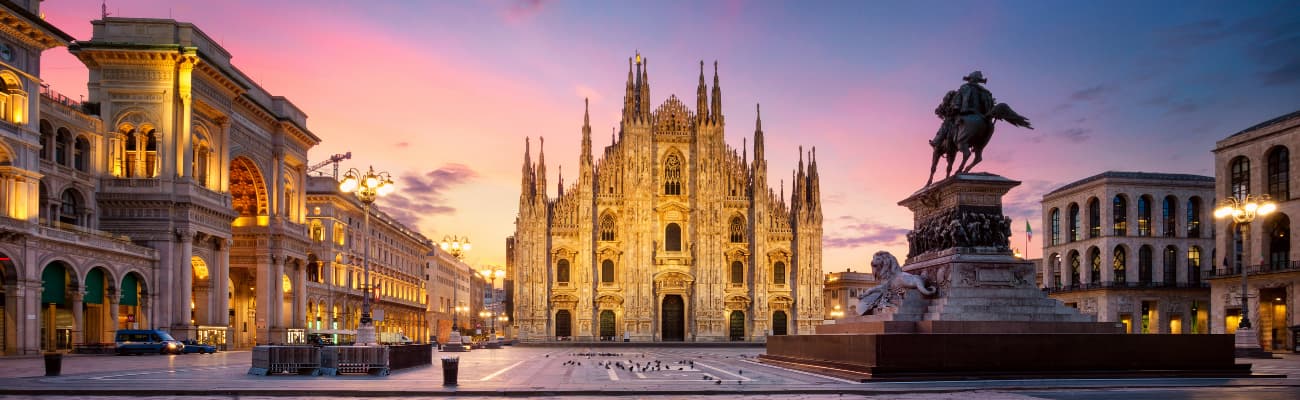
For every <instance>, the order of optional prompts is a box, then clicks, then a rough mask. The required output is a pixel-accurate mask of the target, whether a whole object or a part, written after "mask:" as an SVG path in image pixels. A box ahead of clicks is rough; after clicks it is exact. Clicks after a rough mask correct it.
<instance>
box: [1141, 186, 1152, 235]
mask: <svg viewBox="0 0 1300 400" xmlns="http://www.w3.org/2000/svg"><path fill="white" fill-rule="evenodd" d="M1138 236H1151V196H1147V195H1142V196H1139V197H1138Z"/></svg>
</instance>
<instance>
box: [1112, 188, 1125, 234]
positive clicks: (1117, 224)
mask: <svg viewBox="0 0 1300 400" xmlns="http://www.w3.org/2000/svg"><path fill="white" fill-rule="evenodd" d="M1111 203H1112V204H1111V212H1110V214H1111V219H1112V221H1113V224H1114V225H1113V227H1112V228H1113V229H1112V232H1113V233H1112V234H1113V235H1115V236H1126V235H1128V197H1125V196H1124V195H1122V194H1117V195H1115V200H1113V201H1112V202H1111Z"/></svg>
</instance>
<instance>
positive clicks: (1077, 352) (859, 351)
mask: <svg viewBox="0 0 1300 400" xmlns="http://www.w3.org/2000/svg"><path fill="white" fill-rule="evenodd" d="M1232 341H1233V338H1232V335H1170V334H1148V335H1133V334H1119V333H1114V334H1111V333H960V334H945V333H885V334H817V335H796V336H772V337H769V338H768V341H767V353H766V354H763V355H760V356H759V359H760V361H763V362H769V363H776V364H781V365H784V366H788V367H793V368H796V369H802V370H807V371H812V372H818V373H823V374H828V375H834V376H839V377H843V378H849V379H857V380H870V379H928V378H936V377H1050V376H1143V375H1160V376H1246V375H1249V374H1250V368H1249V365H1237V364H1235V362H1234V360H1233V347H1232ZM846 349H849V350H847V351H846Z"/></svg>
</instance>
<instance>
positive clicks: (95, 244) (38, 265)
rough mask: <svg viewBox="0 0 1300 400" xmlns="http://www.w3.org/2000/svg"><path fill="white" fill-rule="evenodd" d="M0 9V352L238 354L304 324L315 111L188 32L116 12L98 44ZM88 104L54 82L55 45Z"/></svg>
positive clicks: (32, 10)
mask: <svg viewBox="0 0 1300 400" xmlns="http://www.w3.org/2000/svg"><path fill="white" fill-rule="evenodd" d="M39 4H40V2H39V1H22V2H6V3H5V4H3V5H0V13H3V17H2V18H0V21H2V22H0V24H3V26H2V27H0V80H3V82H4V84H5V86H6V87H5V90H4V91H3V93H2V94H0V119H3V123H0V136H2V139H3V140H2V142H0V171H2V172H3V173H2V174H0V176H2V177H3V179H2V180H0V192H2V193H0V194H2V195H0V199H2V200H3V205H4V207H3V217H0V266H2V268H0V282H2V284H0V288H3V289H2V290H3V296H0V298H2V299H3V300H0V301H2V303H0V305H3V309H4V314H3V315H4V318H3V319H0V321H2V322H0V328H3V329H0V332H2V333H3V337H0V352H2V353H3V354H32V353H39V352H41V351H49V350H67V349H70V348H72V347H75V346H78V345H83V344H95V343H104V342H111V341H112V332H113V331H114V330H116V329H122V328H158V329H164V330H168V331H171V332H172V334H173V335H175V336H177V337H179V338H197V339H200V340H203V341H207V342H211V343H216V344H219V345H222V346H224V347H227V348H235V347H247V346H251V345H253V344H254V343H267V342H285V341H289V340H290V339H291V337H290V334H291V333H292V332H295V331H298V332H301V331H302V330H303V329H304V328H305V327H306V326H305V322H304V321H306V320H307V319H308V315H307V309H308V307H307V305H308V301H307V297H306V293H305V291H304V290H302V289H298V290H294V288H303V287H304V283H305V280H306V276H307V275H306V273H307V271H308V268H307V265H308V263H307V260H308V254H309V252H310V250H309V245H310V241H309V240H308V235H307V225H306V207H305V206H304V201H303V200H304V197H305V192H304V190H305V186H306V185H305V183H306V181H305V178H306V175H305V167H304V165H305V164H306V158H307V150H308V149H309V148H311V147H312V146H315V145H316V144H318V143H319V141H320V139H319V138H317V137H316V136H315V135H314V134H312V133H311V132H310V131H309V130H308V129H307V128H306V115H305V114H304V113H303V112H302V111H301V110H299V109H298V108H296V107H295V106H294V105H293V104H292V103H290V102H289V101H288V100H286V99H284V98H283V97H278V96H272V95H271V94H269V93H267V92H266V91H265V90H264V89H262V88H261V87H260V86H258V85H257V83H256V82H254V81H253V80H251V79H250V78H249V77H248V76H246V75H245V74H244V73H242V72H240V71H239V70H238V69H237V68H235V67H234V66H233V65H231V64H230V54H229V53H228V52H227V51H226V50H225V49H223V48H221V47H220V46H219V45H217V44H216V43H215V42H214V41H213V40H211V38H209V37H208V36H207V35H206V34H204V33H203V32H202V31H200V30H199V29H198V28H196V27H195V26H193V25H192V24H188V23H182V22H176V21H173V20H161V19H134V18H116V17H105V18H103V19H101V20H96V21H92V22H91V23H92V25H93V34H92V37H91V38H90V39H88V40H81V41H75V42H74V41H73V38H71V37H70V36H68V35H66V34H64V33H63V32H61V31H59V30H58V29H57V28H56V27H53V26H51V25H49V24H48V23H46V22H45V21H44V20H43V19H41V18H40V17H39V15H40V12H39V8H38V7H39ZM65 45H67V46H68V47H69V50H70V51H71V52H72V53H73V54H74V55H75V56H76V57H77V58H78V59H80V60H81V61H82V62H83V63H84V64H85V65H86V66H87V68H88V70H89V88H88V89H89V91H88V92H89V98H88V99H87V101H85V102H80V101H73V100H70V99H68V98H66V97H64V96H61V95H58V94H57V93H55V92H54V91H53V90H50V89H49V88H46V87H44V86H42V84H41V81H40V78H39V60H40V54H41V51H42V50H45V49H50V48H54V47H59V46H65Z"/></svg>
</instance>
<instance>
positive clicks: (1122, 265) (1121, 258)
mask: <svg viewBox="0 0 1300 400" xmlns="http://www.w3.org/2000/svg"><path fill="white" fill-rule="evenodd" d="M1111 263H1112V267H1113V268H1114V271H1115V283H1118V284H1123V283H1124V281H1125V279H1126V277H1125V269H1126V267H1127V265H1128V254H1127V252H1125V251H1124V246H1115V258H1114V260H1112V261H1111Z"/></svg>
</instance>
